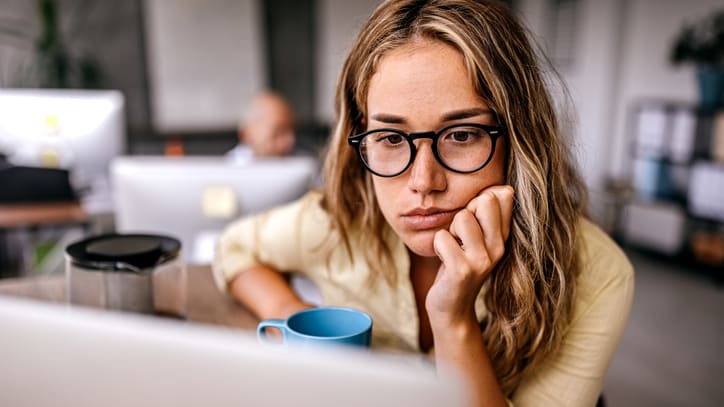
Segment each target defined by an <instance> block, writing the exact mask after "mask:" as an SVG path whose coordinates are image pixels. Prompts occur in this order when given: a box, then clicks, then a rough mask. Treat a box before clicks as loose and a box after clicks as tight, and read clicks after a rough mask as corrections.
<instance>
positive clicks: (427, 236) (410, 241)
mask: <svg viewBox="0 0 724 407" xmlns="http://www.w3.org/2000/svg"><path fill="white" fill-rule="evenodd" d="M434 238H435V231H430V232H423V233H416V234H414V235H412V236H406V237H405V238H404V239H403V241H404V243H405V246H407V248H408V249H409V250H410V251H411V252H413V253H414V254H416V255H418V256H421V257H436V254H435V248H434V245H433V241H434Z"/></svg>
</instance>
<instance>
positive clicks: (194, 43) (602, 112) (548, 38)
mask: <svg viewBox="0 0 724 407" xmlns="http://www.w3.org/2000/svg"><path fill="white" fill-rule="evenodd" d="M40 3H43V2H40ZM377 3H378V1H376V0H355V1H341V0H206V1H194V0H125V1H103V0H59V1H56V2H54V4H55V6H56V7H55V10H56V11H57V22H58V30H57V35H56V36H55V37H54V38H55V41H56V42H55V43H54V44H55V46H56V48H52V47H50V48H49V49H50V51H52V50H53V49H56V50H57V49H61V50H63V51H64V55H65V57H66V62H67V64H68V67H69V72H68V74H67V75H65V81H66V82H65V83H63V86H66V87H92V88H105V89H119V90H121V91H122V92H123V94H124V95H125V98H126V104H125V106H126V119H127V120H126V123H127V127H128V128H127V153H128V154H134V155H136V154H161V153H163V152H164V150H165V148H166V146H167V145H168V144H169V143H170V142H174V143H176V142H180V143H181V144H182V145H183V149H184V152H185V153H186V154H189V155H217V154H223V153H224V152H225V151H226V150H228V149H229V148H231V147H232V146H233V145H234V144H235V143H236V135H235V127H236V123H237V120H238V117H239V112H240V111H241V110H242V108H243V106H244V103H245V101H246V100H247V99H248V98H249V96H250V95H251V94H252V93H253V92H255V91H256V90H260V89H262V88H273V89H276V90H278V91H280V92H281V93H283V94H285V95H286V96H287V97H289V98H290V100H291V102H292V104H293V105H294V108H295V110H296V111H297V113H298V115H299V119H300V129H299V143H300V144H301V145H302V146H303V147H304V148H307V149H309V150H311V151H316V150H318V149H319V148H320V147H321V146H322V145H323V143H324V141H325V138H326V136H327V134H328V131H329V129H330V127H331V126H333V121H334V110H333V99H334V89H335V86H336V81H337V76H338V71H339V68H340V66H341V63H342V58H343V56H344V54H345V52H346V50H347V47H348V46H349V44H350V43H351V41H352V39H353V36H354V35H355V33H356V30H357V28H358V27H359V25H360V23H361V22H362V21H363V20H364V18H365V17H366V16H367V15H368V14H369V13H370V12H371V10H372V9H373V8H374V7H375V6H376V4H377ZM510 3H511V4H512V5H513V6H514V7H515V8H516V9H517V10H518V12H519V13H520V15H521V17H522V18H523V19H524V20H525V21H526V23H527V24H528V26H529V27H530V29H531V31H532V33H533V35H534V38H535V39H536V41H537V42H539V43H540V45H541V47H542V48H543V49H544V50H545V51H546V52H547V53H548V55H549V56H550V58H551V60H552V62H553V65H554V67H555V68H556V69H557V70H558V71H559V73H560V74H561V76H562V77H563V79H564V80H565V83H566V85H567V88H568V91H569V92H570V97H571V104H570V105H567V104H565V103H564V101H565V99H564V98H563V97H559V101H560V102H561V106H562V107H563V108H564V110H565V111H567V112H568V115H567V116H566V117H567V118H568V120H569V124H570V127H569V128H570V131H572V132H573V134H572V135H573V136H574V138H575V140H577V145H576V154H577V157H578V161H579V164H580V166H581V170H582V172H583V174H584V177H585V180H586V182H587V184H588V186H589V188H590V190H591V215H592V216H593V218H594V219H595V220H596V221H597V222H598V223H599V224H601V225H602V226H603V227H604V228H606V229H607V230H608V231H609V232H611V233H612V234H616V233H622V235H621V236H618V237H621V238H625V237H626V236H625V235H626V230H627V229H626V227H622V229H623V231H622V230H619V228H621V225H620V222H621V221H622V219H624V220H625V219H626V217H625V216H623V217H622V215H621V211H620V210H619V209H620V206H621V205H623V203H622V200H623V201H627V200H629V199H630V197H631V195H632V194H633V195H634V196H636V194H637V191H636V188H635V187H636V185H633V184H635V182H636V179H637V177H636V176H637V175H640V174H637V173H636V171H637V168H639V167H637V165H636V164H637V161H636V158H637V156H636V154H637V153H636V147H635V145H636V143H637V140H636V138H637V130H636V129H637V127H636V123H637V120H638V119H639V116H638V114H639V112H640V111H642V110H645V109H643V108H644V107H646V106H650V105H653V106H654V107H661V110H662V111H665V112H669V111H671V110H672V109H674V110H676V109H679V108H682V107H683V110H688V111H696V109H697V104H698V90H697V83H696V76H695V67H694V66H691V65H683V66H674V65H673V64H672V63H671V62H670V58H669V55H670V51H671V47H672V44H673V41H674V39H675V37H676V35H677V33H678V32H679V30H680V28H681V26H682V25H683V24H685V23H689V22H692V21H694V20H696V19H697V18H700V17H702V16H705V15H708V14H711V13H713V12H715V11H717V10H721V9H724V1H722V0H695V1H686V2H684V1H680V0H631V1H627V0H513V1H511V2H510ZM36 5H37V2H29V1H26V0H0V87H3V88H11V87H39V86H43V85H48V83H47V82H45V83H44V82H43V81H44V80H47V78H45V79H44V77H43V75H42V73H43V67H42V65H41V64H40V63H39V61H40V60H39V59H38V50H39V48H38V46H37V44H38V43H39V42H38V41H39V40H40V39H42V38H44V34H45V33H46V32H47V30H48V25H47V23H46V24H44V23H43V19H42V18H40V17H39V16H38V12H37V9H36ZM46 22H47V20H46ZM51 45H52V44H51ZM557 96H560V94H559V93H557ZM672 106H673V107H672ZM566 109H568V110H566ZM0 115H2V112H0ZM706 117H707V118H710V119H711V118H712V117H713V114H708V115H707V116H706ZM632 123H634V124H632ZM722 132H723V133H722V134H724V130H722ZM720 137H722V136H720ZM709 158H711V157H709ZM714 161H717V160H714ZM717 162H718V161H717ZM719 164H721V163H720V162H719ZM716 179H718V180H721V178H716ZM647 182H653V183H656V182H657V181H656V180H651V179H649V180H648V181H647ZM685 183H686V182H685ZM621 184H624V185H625V186H624V187H621V186H620V185H621ZM639 186H640V185H639ZM722 186H724V184H719V185H718V187H719V189H722V188H721V187H722ZM712 188H714V189H716V188H717V185H714V186H713V187H712ZM622 190H623V191H622ZM644 198H646V199H643V201H644V210H643V212H641V213H643V215H642V216H643V219H648V223H647V221H643V223H641V224H637V225H634V226H636V227H637V228H643V229H646V230H652V231H653V232H652V233H653V234H654V235H658V236H662V235H666V234H667V233H674V232H672V231H671V230H674V231H675V233H683V232H681V230H682V228H683V229H686V228H688V226H681V221H680V219H685V218H687V217H688V215H689V214H688V213H687V208H686V207H685V206H684V207H682V206H681V202H678V201H677V200H676V199H673V200H670V199H662V200H660V201H661V202H658V203H656V204H655V205H653V204H652V205H649V203H651V201H652V200H656V198H657V197H656V196H648V197H644ZM658 198H660V197H658ZM624 203H625V202H624ZM646 205H648V206H646ZM652 208H653V209H652ZM662 208H663V209H662ZM639 209H640V208H639ZM647 210H648V212H647ZM657 211H659V212H657ZM662 211H663V212H662ZM661 213H664V215H667V216H668V217H666V216H664V219H674V220H673V221H671V222H670V223H667V222H663V223H661V222H657V221H656V220H657V219H661V217H657V214H661ZM671 214H674V215H672V216H673V218H672V216H669V215H671ZM646 216H649V217H648V218H646ZM677 216H678V217H677ZM639 219H641V218H639ZM677 222H678V223H677ZM721 222H722V219H718V220H715V221H714V222H707V223H706V228H707V230H713V231H714V232H713V233H718V234H719V236H721V234H722V233H724V232H722V226H721V224H722V223H721ZM667 225H669V226H671V228H673V229H671V230H667V229H666V228H667V227H669V226H667ZM672 225H673V226H672ZM677 225H678V226H677ZM632 227H633V226H632ZM657 228H658V229H657ZM661 228H663V229H661ZM637 236H638V237H639V240H638V242H636V241H634V242H633V243H638V244H632V245H631V246H630V249H629V250H631V251H630V252H629V253H630V254H631V256H632V259H633V260H634V262H635V265H636V267H637V272H638V277H637V283H638V287H637V297H636V300H635V304H634V309H633V311H632V319H631V321H630V323H629V328H628V329H627V333H626V335H625V337H624V339H623V342H622V346H621V349H620V351H619V354H617V357H616V359H615V360H614V363H613V365H612V369H611V375H610V376H611V378H610V380H608V381H607V387H606V389H605V394H606V395H607V398H608V399H609V404H610V405H621V406H628V405H631V406H633V405H637V406H639V405H652V406H653V405H657V406H666V405H671V406H675V405H692V406H709V405H717V402H718V401H719V402H720V400H721V399H722V398H724V393H722V389H721V386H720V381H721V378H722V377H724V356H723V355H722V351H721V349H720V344H721V343H724V323H723V322H724V309H723V307H722V304H724V294H723V291H722V288H721V287H722V286H721V274H720V273H721V271H720V270H721V266H718V267H714V268H711V267H702V266H701V264H698V263H695V262H688V260H685V261H680V259H679V257H676V256H674V257H671V253H663V256H661V254H662V253H660V251H661V250H659V249H661V244H660V243H661V242H659V241H657V240H656V236H654V238H651V236H645V237H643V238H640V236H639V235H632V236H629V237H631V238H632V240H636V239H635V238H636V237H637ZM647 239H648V240H647ZM652 239H653V240H652ZM622 242H623V243H624V244H627V242H626V241H625V239H624V240H622ZM685 244H687V242H686V241H685V238H684V237H682V241H681V242H679V246H681V245H685ZM628 248H629V246H628V245H627V249H628ZM633 249H644V251H643V252H640V251H633ZM642 253H643V254H642ZM651 253H653V254H656V256H650V255H649V254H651ZM672 259H674V260H673V261H672Z"/></svg>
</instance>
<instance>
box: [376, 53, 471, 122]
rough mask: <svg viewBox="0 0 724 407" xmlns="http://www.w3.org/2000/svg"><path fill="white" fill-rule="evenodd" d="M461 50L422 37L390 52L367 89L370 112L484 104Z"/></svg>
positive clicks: (443, 108) (409, 110)
mask: <svg viewBox="0 0 724 407" xmlns="http://www.w3.org/2000/svg"><path fill="white" fill-rule="evenodd" d="M484 105H485V104H484V102H483V100H482V97H481V96H480V95H478V94H477V92H476V90H475V86H474V85H473V82H472V80H471V76H470V75H469V73H468V70H467V68H466V65H465V62H464V59H463V55H462V53H461V52H460V51H458V50H457V49H456V48H453V47H452V46H450V45H448V44H445V43H443V42H441V41H436V40H429V39H418V40H415V41H412V42H410V43H408V44H405V45H402V46H400V47H398V48H396V49H393V50H391V51H388V52H387V53H386V54H384V55H383V56H382V57H381V58H380V60H379V61H378V63H377V67H376V70H375V72H374V74H373V75H372V77H371V79H370V83H369V88H368V91H367V100H366V108H367V113H368V114H370V115H372V114H374V113H375V112H377V111H380V110H381V111H384V112H386V113H400V114H403V113H409V114H415V111H418V113H423V111H424V112H426V113H430V111H438V110H456V109H462V108H470V107H480V106H484Z"/></svg>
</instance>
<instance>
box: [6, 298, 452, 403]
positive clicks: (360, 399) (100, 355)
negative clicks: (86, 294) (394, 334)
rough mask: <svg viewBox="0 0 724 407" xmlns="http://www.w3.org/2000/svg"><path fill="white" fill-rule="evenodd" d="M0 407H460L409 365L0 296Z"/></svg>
mask: <svg viewBox="0 0 724 407" xmlns="http://www.w3.org/2000/svg"><path fill="white" fill-rule="evenodd" d="M0 326H1V327H2V335H0V361H1V362H0V363H1V364H0V366H2V368H1V370H2V373H3V374H2V381H1V382H0V383H2V391H0V405H2V406H21V407H22V406H34V407H35V406H41V407H42V406H78V407H83V406H93V407H96V406H107V407H114V406H124V407H128V406H131V407H136V406H173V407H183V406H215V407H216V406H236V407H241V406H300V407H301V406H335V407H336V406H376V407H377V406H395V407H399V406H415V407H424V406H446V407H447V406H459V405H462V403H463V393H462V391H461V390H460V389H461V388H460V387H459V385H458V383H457V382H456V381H453V380H451V378H450V377H447V376H445V377H437V376H436V374H435V372H434V370H433V369H432V367H431V366H430V365H429V364H426V363H422V362H421V361H420V360H419V359H417V358H413V357H412V356H410V358H409V359H408V358H407V357H401V356H395V357H388V356H383V355H380V354H378V353H374V352H372V353H368V352H361V351H352V350H342V349H320V350H318V351H316V350H315V351H311V350H305V351H304V352H303V353H302V352H301V351H290V350H284V349H272V348H269V346H264V345H260V344H259V343H257V341H256V339H255V338H254V337H252V336H250V335H249V334H248V333H245V332H242V331H239V330H233V329H230V328H221V327H210V326H205V325H196V324H190V323H187V322H178V321H173V320H163V319H159V318H157V317H148V316H141V315H135V314H123V313H115V312H108V311H100V310H95V309H83V308H77V307H76V308H71V307H69V306H67V305H58V304H49V303H40V302H34V301H30V300H25V299H18V298H10V297H2V296H0Z"/></svg>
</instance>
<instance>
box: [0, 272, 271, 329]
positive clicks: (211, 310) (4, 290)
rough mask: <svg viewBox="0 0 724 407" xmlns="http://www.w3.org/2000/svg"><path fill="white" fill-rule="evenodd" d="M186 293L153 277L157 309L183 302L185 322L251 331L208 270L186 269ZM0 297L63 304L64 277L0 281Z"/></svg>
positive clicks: (250, 320) (250, 322) (248, 317)
mask: <svg viewBox="0 0 724 407" xmlns="http://www.w3.org/2000/svg"><path fill="white" fill-rule="evenodd" d="M186 273H187V274H186V276H187V278H186V291H185V293H178V292H177V291H178V290H177V289H175V288H174V287H175V285H174V284H175V282H176V281H177V280H171V279H168V278H161V279H155V278H154V290H153V291H154V299H155V303H156V306H157V308H159V306H161V307H163V308H168V307H167V305H168V304H173V303H174V302H177V301H178V300H179V299H181V300H183V299H185V304H182V307H183V308H185V313H186V319H187V320H189V321H193V322H199V323H205V324H213V325H222V326H228V327H235V328H241V329H247V330H252V329H255V328H256V324H257V319H256V318H255V317H254V316H253V315H252V314H251V313H250V312H249V311H247V310H246V309H245V308H244V307H242V306H241V305H239V304H238V303H236V302H235V301H234V300H233V299H232V298H231V297H229V296H227V295H224V294H222V293H221V292H219V290H218V289H217V288H216V286H215V285H214V281H213V276H212V274H211V268H210V267H208V266H189V267H187V269H186ZM0 295H10V296H21V297H27V298H34V299H37V300H41V301H49V302H60V303H64V302H66V287H65V276H63V275H53V276H41V277H28V278H13V279H5V280H0Z"/></svg>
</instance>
